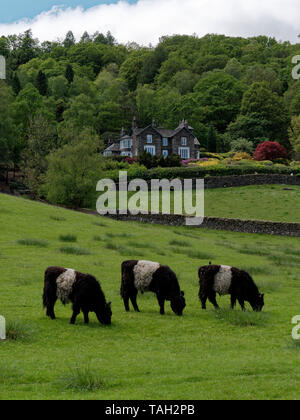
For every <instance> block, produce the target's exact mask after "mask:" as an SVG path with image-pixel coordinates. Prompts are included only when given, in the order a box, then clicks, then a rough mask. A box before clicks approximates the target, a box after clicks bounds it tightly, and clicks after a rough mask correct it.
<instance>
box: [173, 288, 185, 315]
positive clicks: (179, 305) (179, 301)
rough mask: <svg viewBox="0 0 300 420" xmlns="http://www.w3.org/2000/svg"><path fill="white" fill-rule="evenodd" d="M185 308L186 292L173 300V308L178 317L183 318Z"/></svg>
mask: <svg viewBox="0 0 300 420" xmlns="http://www.w3.org/2000/svg"><path fill="white" fill-rule="evenodd" d="M185 307H186V302H185V298H184V292H181V293H180V295H179V296H176V297H175V298H173V299H172V300H171V308H172V311H173V312H174V313H175V314H176V315H178V316H182V313H183V310H184V308H185Z"/></svg>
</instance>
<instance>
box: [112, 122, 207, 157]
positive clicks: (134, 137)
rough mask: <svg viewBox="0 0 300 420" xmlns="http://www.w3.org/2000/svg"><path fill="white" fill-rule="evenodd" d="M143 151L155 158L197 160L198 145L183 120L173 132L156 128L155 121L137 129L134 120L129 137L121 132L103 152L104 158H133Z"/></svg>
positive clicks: (198, 155)
mask: <svg viewBox="0 0 300 420" xmlns="http://www.w3.org/2000/svg"><path fill="white" fill-rule="evenodd" d="M145 151H146V152H148V153H150V154H151V155H152V156H157V157H161V156H163V157H164V158H167V157H168V156H171V155H179V156H180V157H181V158H182V159H197V158H199V157H200V143H199V141H198V139H197V138H196V136H195V135H194V133H193V128H192V127H191V126H189V124H188V122H187V121H185V120H183V121H181V122H180V123H179V126H178V127H177V128H175V130H169V129H166V128H163V127H158V126H157V125H156V123H155V120H153V121H152V124H151V125H149V126H148V127H146V128H138V127H137V124H136V119H135V118H134V119H133V123H132V130H131V135H127V134H126V133H125V131H124V130H122V133H121V138H120V139H119V140H118V141H117V142H116V143H113V144H112V145H110V146H109V147H108V148H107V149H106V150H105V151H104V156H130V157H135V156H140V155H141V154H143V153H144V152H145Z"/></svg>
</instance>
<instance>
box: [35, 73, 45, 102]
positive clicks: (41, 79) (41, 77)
mask: <svg viewBox="0 0 300 420" xmlns="http://www.w3.org/2000/svg"><path fill="white" fill-rule="evenodd" d="M36 86H37V89H38V91H39V92H40V94H41V95H42V96H47V95H48V79H47V76H46V75H45V73H44V72H43V71H42V70H40V71H39V72H38V75H37V79H36Z"/></svg>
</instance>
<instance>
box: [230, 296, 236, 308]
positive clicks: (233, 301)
mask: <svg viewBox="0 0 300 420" xmlns="http://www.w3.org/2000/svg"><path fill="white" fill-rule="evenodd" d="M235 305H236V296H235V295H231V309H234V308H235Z"/></svg>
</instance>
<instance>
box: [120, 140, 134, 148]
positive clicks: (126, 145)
mask: <svg viewBox="0 0 300 420" xmlns="http://www.w3.org/2000/svg"><path fill="white" fill-rule="evenodd" d="M132 144H133V142H132V140H122V141H121V143H120V148H121V149H130V148H131V147H132Z"/></svg>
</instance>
